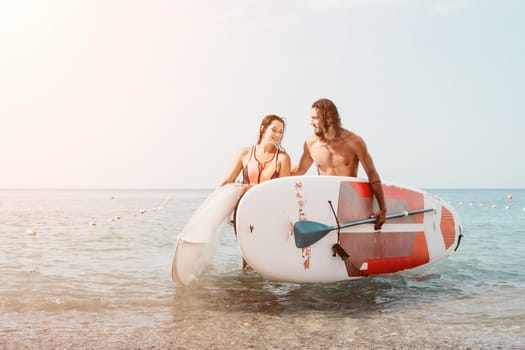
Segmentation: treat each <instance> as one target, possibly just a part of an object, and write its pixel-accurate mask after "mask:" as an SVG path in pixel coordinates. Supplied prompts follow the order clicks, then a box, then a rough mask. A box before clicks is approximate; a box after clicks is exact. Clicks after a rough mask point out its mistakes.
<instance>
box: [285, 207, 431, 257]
mask: <svg viewBox="0 0 525 350" xmlns="http://www.w3.org/2000/svg"><path fill="white" fill-rule="evenodd" d="M433 210H434V209H418V210H412V211H403V212H401V213H396V214H390V215H387V216H386V218H385V219H394V218H401V217H403V216H409V215H415V214H421V213H426V212H429V211H433ZM375 221H376V218H367V219H361V220H355V221H349V222H345V223H344V224H341V225H339V226H337V225H335V226H329V225H325V224H322V223H320V222H316V221H308V220H304V221H297V222H296V223H295V224H294V225H293V232H294V236H295V246H296V247H297V248H304V247H307V246H309V245H312V244H314V243H315V242H317V241H318V240H320V239H321V238H323V237H324V236H326V235H327V234H328V233H329V232H331V231H333V230H336V229H337V228H340V229H341V228H345V227H350V226H356V225H361V224H366V223H371V222H375Z"/></svg>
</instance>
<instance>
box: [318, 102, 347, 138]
mask: <svg viewBox="0 0 525 350" xmlns="http://www.w3.org/2000/svg"><path fill="white" fill-rule="evenodd" d="M312 108H316V109H317V112H318V116H319V123H320V127H321V129H322V130H323V131H324V133H325V134H326V133H328V132H330V131H331V130H333V131H334V132H335V136H336V137H339V136H340V134H341V118H340V117H339V112H338V111H337V107H336V106H335V104H334V103H333V102H332V101H330V100H329V99H327V98H322V99H320V100H317V101H315V102H314V103H313V104H312Z"/></svg>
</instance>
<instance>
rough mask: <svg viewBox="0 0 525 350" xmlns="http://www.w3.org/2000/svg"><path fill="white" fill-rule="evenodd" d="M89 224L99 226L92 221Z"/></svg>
mask: <svg viewBox="0 0 525 350" xmlns="http://www.w3.org/2000/svg"><path fill="white" fill-rule="evenodd" d="M89 226H91V227H95V226H97V224H95V223H94V222H90V223H89Z"/></svg>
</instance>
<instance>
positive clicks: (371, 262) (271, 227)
mask: <svg viewBox="0 0 525 350" xmlns="http://www.w3.org/2000/svg"><path fill="white" fill-rule="evenodd" d="M383 192H384V195H385V202H386V206H387V215H390V214H394V213H396V214H397V213H408V212H412V211H416V210H420V209H429V211H428V212H425V213H419V214H414V215H408V216H404V217H401V218H395V219H388V220H387V221H386V223H385V224H384V225H383V227H382V229H381V231H375V230H374V224H373V223H366V224H361V225H356V226H351V227H347V228H342V229H339V232H338V229H337V227H338V223H339V225H340V226H341V225H342V224H344V223H346V222H352V221H356V220H361V219H366V218H369V216H370V214H371V213H372V212H374V211H376V210H377V203H375V200H374V199H373V195H372V192H371V190H370V186H369V184H368V182H367V181H366V180H363V179H358V178H353V177H338V176H298V177H284V178H279V179H275V180H271V181H267V182H264V183H262V184H259V185H257V186H255V187H253V188H252V189H250V190H249V191H248V192H247V193H246V194H245V195H244V196H243V197H242V198H241V200H240V202H239V205H238V208H237V213H236V232H237V241H238V244H239V247H240V250H241V254H242V256H243V257H244V259H245V260H246V261H247V262H248V264H250V266H252V267H253V268H254V269H255V270H256V271H257V272H259V273H261V274H262V275H265V276H267V277H268V278H270V279H273V280H279V281H286V282H295V283H303V282H336V281H341V280H349V279H355V278H360V277H363V276H370V275H378V274H387V273H394V272H398V271H403V270H407V269H412V268H415V267H419V266H423V265H427V264H429V263H432V262H435V261H438V260H440V259H442V258H444V257H446V256H448V255H449V254H451V253H452V252H453V251H455V249H456V248H457V246H458V244H459V243H458V241H459V237H460V235H461V222H460V218H459V216H458V215H457V214H456V212H455V211H454V209H453V208H452V207H451V206H450V205H449V204H448V203H446V202H445V201H443V200H442V199H440V198H438V197H436V196H435V195H432V194H430V193H427V192H425V191H421V190H418V189H413V188H408V187H405V186H398V185H394V184H388V183H385V184H383ZM332 208H333V209H332ZM303 220H310V221H315V222H319V223H322V224H325V225H330V226H334V229H333V230H331V231H329V232H328V233H327V234H326V235H324V236H323V237H322V238H320V239H319V240H318V241H316V242H315V243H313V244H311V245H309V246H306V247H304V248H298V247H297V246H296V242H295V237H294V235H295V233H294V224H295V222H297V221H303ZM336 243H339V245H340V246H341V247H342V248H343V249H344V252H346V253H347V254H348V255H349V257H348V258H347V259H346V260H343V259H342V258H341V256H340V255H335V256H334V254H333V246H334V245H335V244H336Z"/></svg>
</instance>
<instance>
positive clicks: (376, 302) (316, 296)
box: [0, 190, 525, 349]
mask: <svg viewBox="0 0 525 350" xmlns="http://www.w3.org/2000/svg"><path fill="white" fill-rule="evenodd" d="M431 192H433V193H435V194H437V195H438V196H440V197H442V198H444V199H446V200H448V201H450V202H451V204H452V205H453V206H454V207H455V208H456V210H457V211H458V213H459V214H460V215H461V217H462V220H463V228H464V233H465V237H464V239H463V241H462V244H461V246H460V248H459V250H458V252H457V253H456V254H455V255H453V256H451V257H448V258H447V259H445V260H443V261H441V262H438V263H437V264H434V265H432V266H429V267H424V268H421V269H418V270H414V271H410V272H405V273H402V274H396V275H392V276H381V277H373V278H365V279H361V280H354V281H347V282H340V283H334V284H324V285H322V284H304V285H297V284H287V283H278V282H272V281H269V280H268V279H266V278H264V277H262V276H260V275H258V274H244V273H243V272H242V271H241V258H240V256H239V252H238V249H237V246H236V242H235V237H234V234H233V231H232V229H231V227H229V226H226V227H225V228H224V232H223V237H222V239H221V241H220V244H219V246H218V247H217V250H216V254H215V260H214V263H213V265H212V266H211V267H210V270H209V271H207V272H206V273H204V274H203V275H201V276H200V278H199V279H198V280H197V281H196V282H194V283H192V284H191V285H190V286H188V287H181V286H177V285H175V284H174V283H173V282H172V281H171V258H172V254H173V248H174V243H175V238H176V236H177V234H178V233H179V232H180V231H181V230H182V228H183V227H184V225H185V223H186V222H187V221H188V220H189V218H190V217H191V215H192V213H193V212H194V211H195V209H196V208H198V206H199V205H200V203H201V202H202V201H203V200H204V199H205V198H206V197H207V195H208V194H209V193H211V191H210V190H143V191H139V190H114V191H111V190H89V191H88V190H49V191H48V190H39V191H35V190H26V191H23V190H2V191H0V213H1V217H0V243H1V244H0V266H1V269H2V272H1V275H0V326H1V327H0V348H2V349H4V348H6V349H19V348H31V349H33V348H34V349H36V348H75V349H77V348H81V349H94V348H122V349H129V348H159V349H165V348H166V349H167V348H174V349H177V348H180V349H186V348H196V347H204V348H239V349H247V348H256V349H299V348H301V349H302V348H308V349H330V348H334V349H335V348H357V349H361V348H362V349H367V348H375V349H383V348H384V349H392V348H397V349H400V348H403V349H404V348H406V349H414V348H416V349H419V348H421V349H426V348H428V349H439V348H442V349H458V348H460V349H461V348H464V349H467V348H471V349H478V348H480V349H498V348H502V349H509V348H515V349H519V348H525V336H524V335H523V334H524V333H525V331H524V327H525V326H524V325H525V293H524V292H525V272H523V268H522V263H523V256H525V244H524V243H525V242H524V237H525V236H524V233H525V210H524V209H523V208H524V207H525V190H433V191H431ZM508 193H512V194H513V200H512V201H509V200H508V199H507V194H508ZM493 206H495V207H493ZM506 206H508V208H506Z"/></svg>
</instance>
